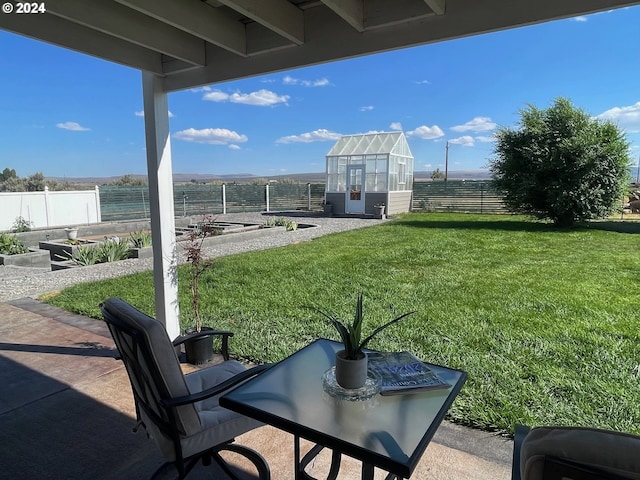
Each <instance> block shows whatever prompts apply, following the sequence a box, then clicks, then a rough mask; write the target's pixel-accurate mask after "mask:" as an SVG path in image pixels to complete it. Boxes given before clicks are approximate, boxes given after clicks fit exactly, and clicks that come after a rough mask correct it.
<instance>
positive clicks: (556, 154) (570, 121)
mask: <svg viewBox="0 0 640 480" xmlns="http://www.w3.org/2000/svg"><path fill="white" fill-rule="evenodd" d="M520 115H521V119H520V128H519V129H517V130H516V129H511V128H507V127H504V128H501V129H499V130H498V131H497V132H496V134H495V137H496V146H495V150H494V154H495V157H494V158H493V159H491V160H490V163H489V168H490V170H491V173H492V175H493V181H494V187H495V188H496V189H497V190H498V191H500V192H501V194H502V195H503V196H504V202H505V205H506V206H507V208H509V209H510V210H511V211H512V212H515V213H524V214H529V215H532V216H534V217H536V218H540V219H550V220H552V221H553V222H554V223H555V224H556V225H557V226H560V227H568V226H571V225H572V224H573V223H574V222H578V221H584V220H588V219H594V218H605V217H607V216H609V215H610V214H611V213H612V212H613V211H614V210H615V208H616V207H617V206H618V204H619V203H620V198H621V197H622V195H623V193H624V189H625V188H626V185H627V184H628V175H629V173H628V168H627V167H628V165H629V163H630V158H629V144H628V142H627V141H626V139H625V136H624V133H623V132H622V131H621V130H620V129H619V128H618V127H617V126H616V125H614V124H613V123H612V122H610V121H601V120H599V119H596V118H592V117H591V116H590V115H589V114H587V113H586V112H584V111H583V110H581V109H578V108H576V107H574V106H573V105H572V104H571V102H569V100H566V99H563V98H559V99H557V100H556V101H555V102H554V104H553V105H552V106H551V107H550V108H548V109H546V110H540V109H538V108H536V107H535V106H533V105H530V106H529V107H528V108H527V109H526V110H522V111H521V112H520Z"/></svg>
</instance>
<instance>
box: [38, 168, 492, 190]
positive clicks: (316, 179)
mask: <svg viewBox="0 0 640 480" xmlns="http://www.w3.org/2000/svg"><path fill="white" fill-rule="evenodd" d="M431 173H432V172H431V171H419V172H414V178H415V180H416V181H424V180H430V179H431ZM122 176H123V175H118V176H112V177H47V178H49V179H51V180H56V181H58V182H69V183H73V184H82V185H92V186H93V185H106V184H108V183H113V182H115V181H117V180H118V179H120V178H121V177H122ZM131 176H132V177H134V178H137V179H142V180H146V179H147V176H146V175H131ZM490 177H491V175H490V173H489V171H488V170H451V171H449V177H448V178H449V179H450V180H463V179H464V180H487V179H489V178H490ZM258 179H266V180H269V181H275V182H277V181H282V180H289V179H291V180H294V181H296V182H298V183H324V181H325V173H324V172H310V173H289V174H283V175H253V174H251V173H234V174H229V175H212V174H202V173H174V174H173V181H174V183H191V182H192V181H195V182H197V183H207V182H226V183H252V182H254V181H256V180H258Z"/></svg>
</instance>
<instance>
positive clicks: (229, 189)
mask: <svg viewBox="0 0 640 480" xmlns="http://www.w3.org/2000/svg"><path fill="white" fill-rule="evenodd" d="M173 194H174V200H175V204H174V207H175V213H176V215H177V216H192V215H207V214H212V215H215V214H221V213H238V212H263V211H271V212H277V211H285V210H321V209H322V201H323V199H324V184H323V183H308V184H270V185H248V184H231V185H197V184H187V185H176V186H175V187H174V191H173ZM100 208H101V210H102V220H103V221H115V220H131V219H143V218H149V189H148V188H147V187H146V186H142V187H115V186H104V187H100ZM412 209H413V210H415V211H435V212H480V213H504V212H505V211H506V209H505V207H504V204H503V202H502V197H501V196H500V195H499V194H498V193H496V192H495V191H494V190H493V189H492V188H491V182H488V181H473V180H448V181H446V182H444V181H434V182H415V183H414V184H413V204H412Z"/></svg>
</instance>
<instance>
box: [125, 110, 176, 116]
mask: <svg viewBox="0 0 640 480" xmlns="http://www.w3.org/2000/svg"><path fill="white" fill-rule="evenodd" d="M134 114H135V116H136V117H143V118H144V110H140V111H139V112H134ZM169 118H173V113H171V110H169Z"/></svg>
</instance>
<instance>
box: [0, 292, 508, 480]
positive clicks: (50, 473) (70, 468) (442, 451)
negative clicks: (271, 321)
mask: <svg viewBox="0 0 640 480" xmlns="http://www.w3.org/2000/svg"><path fill="white" fill-rule="evenodd" d="M17 305H19V306H17ZM0 318H1V319H2V321H1V323H0V338H2V340H3V342H2V343H0V385H2V389H1V390H0V442H1V443H0V444H1V445H2V449H1V450H0V478H7V479H8V478H12V479H13V478H38V479H103V480H107V479H114V480H115V479H126V478H149V477H150V476H151V474H152V473H153V472H154V471H155V470H156V469H157V468H158V467H159V466H160V465H161V464H162V463H163V459H162V457H161V455H160V453H159V451H158V450H157V448H156V446H155V444H154V443H153V441H151V440H148V439H147V437H146V434H145V433H144V431H143V430H142V429H141V430H140V431H138V433H137V434H133V433H132V428H133V427H134V424H135V411H134V405H133V399H132V395H131V389H130V386H129V381H128V378H127V375H126V371H125V369H124V367H123V366H122V364H121V363H120V361H118V360H116V359H115V358H114V357H115V355H116V351H115V349H114V346H113V342H112V340H111V338H110V336H109V334H108V332H107V329H106V326H105V325H104V324H103V323H102V322H99V321H95V320H91V319H87V318H85V317H81V316H78V315H73V314H67V313H66V312H62V311H60V310H59V309H56V308H55V307H50V306H48V305H43V304H40V303H38V302H35V301H33V300H29V299H24V300H21V301H17V302H14V305H10V304H6V303H0ZM435 442H437V443H435ZM435 442H434V443H432V444H431V445H430V446H429V448H428V449H427V451H426V452H425V454H424V456H423V459H422V461H421V462H420V464H419V465H418V467H417V469H416V471H415V472H414V475H413V478H418V479H421V478H432V479H449V478H451V479H459V480H463V479H466V478H468V479H492V480H493V479H498V480H499V479H505V480H506V479H508V478H509V476H510V466H509V462H510V452H511V445H512V444H511V442H510V441H507V440H504V439H500V438H496V437H491V436H488V435H486V434H481V433H479V432H473V431H469V430H467V429H463V428H461V427H455V426H451V425H448V424H445V425H443V426H442V427H441V428H440V431H439V432H438V434H437V435H436V438H435ZM238 443H241V444H245V445H247V446H250V447H252V448H254V449H256V450H257V451H259V452H260V453H261V454H262V455H264V456H265V458H266V459H267V461H268V462H269V465H270V467H271V471H272V478H273V479H274V480H281V479H285V480H286V479H291V478H293V439H292V437H291V436H290V435H289V434H287V433H284V432H281V431H278V430H276V429H273V428H272V427H262V428H259V429H257V430H254V431H252V432H249V433H248V434H245V435H243V436H242V437H240V438H238ZM466 447H473V448H475V449H476V450H477V451H476V452H474V453H467V452H468V451H469V449H468V448H466ZM303 448H304V449H306V448H309V445H303ZM464 450H466V451H464ZM328 459H329V456H328V455H325V454H324V452H323V455H321V457H320V458H319V459H318V460H317V461H316V462H315V464H313V465H311V466H310V468H309V472H310V473H311V474H313V475H317V476H318V477H321V476H322V474H321V473H319V472H322V471H326V470H325V467H326V466H327V463H328ZM231 462H232V463H235V462H236V460H235V459H233V460H231ZM238 462H241V460H238ZM238 466H239V467H240V468H242V467H243V466H244V465H243V464H242V463H238ZM359 469H360V466H359V464H358V463H357V462H355V461H351V460H350V459H348V458H347V459H345V460H344V461H343V471H341V475H340V477H339V478H340V479H351V478H358V476H359ZM168 473H171V474H173V470H171V471H169V472H168ZM378 473H382V472H378ZM205 475H206V477H205ZM245 477H246V478H247V479H251V478H253V477H252V475H248V474H247V475H245ZM163 478H165V476H164V475H163ZM166 478H175V477H173V475H167V476H166ZM188 478H189V479H193V480H198V479H199V478H215V479H220V480H224V479H225V478H226V476H225V475H224V474H223V473H222V472H221V471H219V470H218V469H217V467H216V466H215V465H212V466H210V467H206V468H205V467H202V466H199V467H196V469H195V470H194V472H192V474H191V475H190V476H189V477H188ZM376 478H378V476H376ZM380 478H382V477H380Z"/></svg>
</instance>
